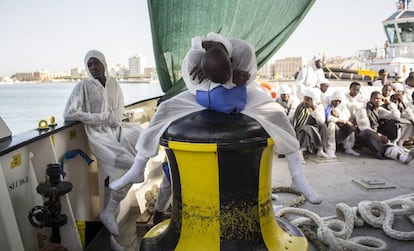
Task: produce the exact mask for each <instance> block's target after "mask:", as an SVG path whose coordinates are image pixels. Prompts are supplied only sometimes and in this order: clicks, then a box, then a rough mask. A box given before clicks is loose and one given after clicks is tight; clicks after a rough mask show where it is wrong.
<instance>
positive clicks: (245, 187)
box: [140, 110, 308, 251]
mask: <svg viewBox="0 0 414 251" xmlns="http://www.w3.org/2000/svg"><path fill="white" fill-rule="evenodd" d="M161 145H163V146H164V147H165V148H166V152H167V155H168V159H169V163H170V168H171V177H172V186H173V189H172V190H173V211H172V216H171V219H170V220H167V221H164V222H161V223H160V224H158V225H156V226H154V227H153V228H152V229H151V230H150V231H148V232H147V233H146V234H145V236H144V238H143V240H142V241H141V248H140V249H141V250H142V251H158V250H163V251H164V250H177V251H178V250H183V251H188V250H191V251H197V250H206V251H215V250H234V251H236V250H237V251H241V250H252V251H259V250H283V251H286V250H307V249H308V242H307V240H306V238H305V237H304V236H303V234H302V232H301V231H300V230H299V229H298V228H296V227H295V226H294V225H292V224H291V223H290V222H288V221H286V220H283V219H281V218H276V217H275V215H274V212H273V208H272V202H271V172H272V145H273V141H272V140H271V138H270V137H269V136H268V134H267V133H266V132H265V130H264V129H263V128H262V126H261V125H260V124H259V123H258V122H257V121H255V120H254V119H252V118H250V117H248V116H246V115H243V114H236V115H227V114H224V113H218V112H214V111H211V110H203V111H200V112H196V113H192V114H190V115H188V116H186V117H183V118H181V119H179V120H176V121H175V122H173V123H172V124H171V125H170V126H169V127H168V128H167V130H166V131H165V132H164V134H163V136H162V138H161Z"/></svg>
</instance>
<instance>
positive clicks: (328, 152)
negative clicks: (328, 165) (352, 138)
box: [326, 151, 338, 159]
mask: <svg viewBox="0 0 414 251" xmlns="http://www.w3.org/2000/svg"><path fill="white" fill-rule="evenodd" d="M326 153H327V154H328V159H336V158H338V157H336V155H335V152H334V151H327V152H326Z"/></svg>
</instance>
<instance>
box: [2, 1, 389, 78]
mask: <svg viewBox="0 0 414 251" xmlns="http://www.w3.org/2000/svg"><path fill="white" fill-rule="evenodd" d="M242 1H247V0H242ZM282 1H283V0H282ZM396 2H397V1H396V0H316V2H315V4H314V5H313V6H312V8H311V10H310V11H309V12H308V14H307V16H306V17H305V18H304V19H303V21H302V23H301V24H300V25H299V27H298V28H297V29H296V30H295V31H294V33H293V34H292V36H291V37H290V38H289V39H288V40H287V41H286V43H285V44H284V45H283V46H282V48H281V49H280V50H279V51H278V52H276V54H275V55H274V59H276V58H285V57H300V56H303V57H305V58H311V57H312V56H313V55H315V54H317V53H324V54H325V55H326V56H328V57H330V56H344V57H348V56H351V55H352V54H354V53H355V52H356V51H357V50H359V49H373V48H375V47H378V48H382V47H383V45H384V42H385V33H384V30H383V28H382V23H381V22H382V21H383V20H385V19H386V18H388V17H389V16H390V15H391V14H392V13H393V12H394V11H395V10H396V7H395V6H396V4H395V3H396ZM91 49H97V50H100V51H102V52H104V54H105V56H106V59H107V62H108V64H109V65H115V64H124V65H126V66H127V65H128V58H129V57H132V56H134V55H141V56H144V57H145V58H146V62H147V66H154V65H155V63H154V58H153V53H152V42H151V31H150V25H149V16H148V7H147V1H146V0H118V1H115V0H66V1H64V0H0V77H1V76H3V77H4V76H10V75H12V74H14V73H16V72H32V71H37V70H41V69H45V70H48V71H50V72H65V71H69V70H70V69H71V68H74V67H81V68H83V67H84V65H83V57H84V55H85V54H86V52H87V51H89V50H91Z"/></svg>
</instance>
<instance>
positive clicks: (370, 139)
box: [355, 91, 414, 164]
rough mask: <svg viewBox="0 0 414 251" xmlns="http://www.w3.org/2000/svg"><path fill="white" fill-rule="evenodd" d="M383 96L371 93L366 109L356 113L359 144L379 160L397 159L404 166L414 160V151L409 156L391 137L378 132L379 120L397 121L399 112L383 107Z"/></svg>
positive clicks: (378, 93)
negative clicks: (392, 141) (391, 140)
mask: <svg viewBox="0 0 414 251" xmlns="http://www.w3.org/2000/svg"><path fill="white" fill-rule="evenodd" d="M381 102H382V95H381V93H380V92H378V91H374V92H372V93H371V98H370V101H369V102H368V103H367V106H366V108H361V109H358V110H357V111H356V113H355V120H356V123H357V125H358V133H357V142H358V143H360V144H361V145H363V146H366V147H368V148H369V149H370V150H371V152H373V153H374V154H375V156H376V157H377V158H379V159H384V157H385V158H389V159H395V160H398V161H400V162H402V163H403V164H408V163H409V162H410V161H411V160H412V159H413V158H414V149H411V150H410V151H409V153H408V154H406V153H405V152H404V150H403V149H402V148H400V147H398V146H396V145H394V144H392V143H390V140H389V137H388V136H387V135H386V134H385V133H386V132H385V133H384V132H383V131H381V132H380V131H378V128H379V119H393V118H394V119H396V118H398V116H399V115H398V114H399V111H398V110H397V111H395V110H394V111H388V110H386V109H385V108H383V107H381V106H380V105H381Z"/></svg>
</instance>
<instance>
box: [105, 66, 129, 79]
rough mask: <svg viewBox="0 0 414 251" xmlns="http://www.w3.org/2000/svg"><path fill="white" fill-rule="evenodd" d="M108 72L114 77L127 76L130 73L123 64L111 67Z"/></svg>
mask: <svg viewBox="0 0 414 251" xmlns="http://www.w3.org/2000/svg"><path fill="white" fill-rule="evenodd" d="M108 72H109V75H111V76H113V77H126V76H128V75H129V70H128V69H127V68H126V67H125V66H124V65H122V64H117V65H115V66H113V67H111V68H110V69H109V70H108Z"/></svg>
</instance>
